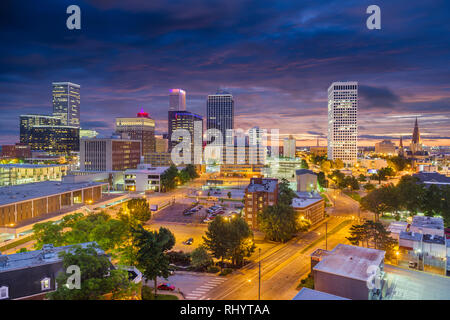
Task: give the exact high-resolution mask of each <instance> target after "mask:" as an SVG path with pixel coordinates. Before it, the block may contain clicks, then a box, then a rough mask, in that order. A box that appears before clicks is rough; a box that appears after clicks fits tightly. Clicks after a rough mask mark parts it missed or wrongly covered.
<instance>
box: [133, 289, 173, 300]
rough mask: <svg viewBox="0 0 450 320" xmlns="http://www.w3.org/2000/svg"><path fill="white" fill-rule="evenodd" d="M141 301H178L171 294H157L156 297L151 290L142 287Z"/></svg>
mask: <svg viewBox="0 0 450 320" xmlns="http://www.w3.org/2000/svg"><path fill="white" fill-rule="evenodd" d="M142 300H179V299H178V297H177V296H175V295H173V294H159V293H158V295H157V296H156V299H155V294H154V292H153V288H150V287H147V286H142Z"/></svg>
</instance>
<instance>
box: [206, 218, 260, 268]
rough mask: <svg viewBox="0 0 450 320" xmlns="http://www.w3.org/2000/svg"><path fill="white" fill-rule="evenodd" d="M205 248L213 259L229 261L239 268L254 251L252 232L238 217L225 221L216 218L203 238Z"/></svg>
mask: <svg viewBox="0 0 450 320" xmlns="http://www.w3.org/2000/svg"><path fill="white" fill-rule="evenodd" d="M203 242H204V246H205V248H206V249H207V250H208V251H209V252H211V254H212V255H213V257H214V258H216V259H220V260H221V261H222V263H221V268H222V266H223V261H224V260H231V264H232V265H233V266H241V265H242V263H243V261H244V258H245V257H249V256H250V255H251V254H252V253H253V252H254V251H255V248H256V247H255V244H254V242H253V232H252V231H251V229H250V227H249V226H248V224H247V222H245V220H244V219H242V218H240V217H235V218H231V219H225V218H223V217H222V216H218V217H216V218H215V219H214V220H213V221H212V222H211V223H210V224H209V225H208V230H207V231H206V233H205V236H203Z"/></svg>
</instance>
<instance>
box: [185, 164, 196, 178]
mask: <svg viewBox="0 0 450 320" xmlns="http://www.w3.org/2000/svg"><path fill="white" fill-rule="evenodd" d="M183 170H185V171H186V172H187V173H188V175H189V178H190V180H192V179H195V178H198V177H199V174H198V172H197V170H196V169H195V166H194V165H193V164H188V165H186V168H184V169H183Z"/></svg>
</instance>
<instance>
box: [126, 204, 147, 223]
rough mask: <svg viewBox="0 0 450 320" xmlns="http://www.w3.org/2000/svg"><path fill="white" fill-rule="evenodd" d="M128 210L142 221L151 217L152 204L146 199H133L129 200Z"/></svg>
mask: <svg viewBox="0 0 450 320" xmlns="http://www.w3.org/2000/svg"><path fill="white" fill-rule="evenodd" d="M127 208H128V212H129V213H130V214H131V215H132V216H133V217H134V218H135V219H136V220H137V221H138V222H140V223H144V222H147V221H148V220H149V219H150V217H151V214H152V213H151V211H150V206H149V204H148V202H147V200H146V199H131V200H129V201H128V202H127Z"/></svg>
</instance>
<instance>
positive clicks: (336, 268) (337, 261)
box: [313, 243, 385, 281]
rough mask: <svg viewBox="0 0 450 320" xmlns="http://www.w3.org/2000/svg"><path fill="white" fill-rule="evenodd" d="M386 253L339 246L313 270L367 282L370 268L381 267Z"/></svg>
mask: <svg viewBox="0 0 450 320" xmlns="http://www.w3.org/2000/svg"><path fill="white" fill-rule="evenodd" d="M384 255H385V251H382V250H377V249H371V248H363V247H357V246H351V245H346V244H342V243H340V244H338V245H337V246H336V247H335V248H334V249H333V250H332V251H330V253H329V254H328V255H327V256H325V257H323V259H322V261H320V262H319V263H318V264H317V265H316V266H315V267H314V269H313V270H315V271H321V272H326V273H331V274H335V275H339V276H343V277H346V278H352V279H357V280H362V281H366V280H367V279H368V278H369V276H370V275H369V274H368V273H367V270H368V268H369V266H371V265H375V266H379V265H380V264H381V263H382V261H383V260H384Z"/></svg>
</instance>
